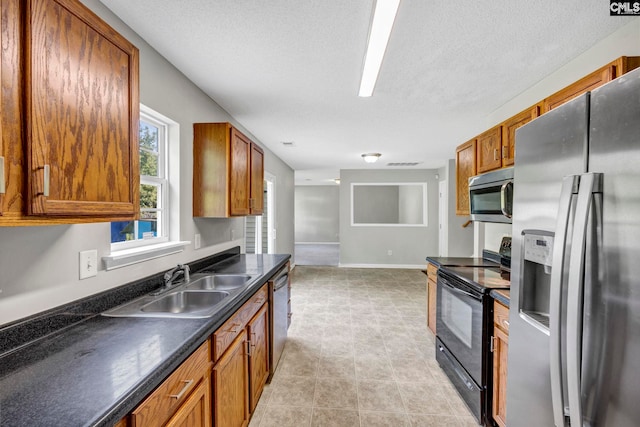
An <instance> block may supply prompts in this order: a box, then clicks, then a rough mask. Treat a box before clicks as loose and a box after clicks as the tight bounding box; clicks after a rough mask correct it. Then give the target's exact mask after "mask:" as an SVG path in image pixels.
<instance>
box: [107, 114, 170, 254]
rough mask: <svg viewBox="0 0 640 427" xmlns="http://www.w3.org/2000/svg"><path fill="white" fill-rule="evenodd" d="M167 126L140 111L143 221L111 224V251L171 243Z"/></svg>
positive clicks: (141, 216)
mask: <svg viewBox="0 0 640 427" xmlns="http://www.w3.org/2000/svg"><path fill="white" fill-rule="evenodd" d="M167 139H168V123H165V122H163V121H162V120H161V119H159V115H158V116H155V117H154V115H153V114H152V113H150V112H149V109H146V108H141V112H140V136H139V143H140V220H137V221H118V222H112V223H111V249H112V250H121V249H129V248H134V247H138V246H146V245H149V244H157V243H163V242H166V241H168V240H169V182H168V179H167V176H168V170H167V152H168V140H167Z"/></svg>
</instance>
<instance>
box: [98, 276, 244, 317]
mask: <svg viewBox="0 0 640 427" xmlns="http://www.w3.org/2000/svg"><path fill="white" fill-rule="evenodd" d="M255 277H256V276H254V275H250V274H204V273H196V274H192V275H191V277H190V280H189V281H187V282H184V283H181V284H179V285H177V286H175V287H173V288H171V289H169V290H166V291H163V290H160V292H161V293H160V294H158V293H154V294H149V295H145V296H143V297H140V298H138V299H135V300H133V301H130V302H128V303H125V304H123V305H120V306H118V307H115V308H112V309H111V310H107V311H105V312H104V313H102V315H103V316H108V317H167V318H190V319H197V318H206V317H211V316H213V315H214V314H216V313H217V312H218V311H219V310H221V309H222V308H224V307H225V306H226V305H227V304H229V303H230V302H231V301H233V299H234V297H235V296H236V295H238V294H240V293H241V292H242V291H243V290H244V289H245V287H246V286H248V285H249V284H250V283H251V282H252V281H253V279H254V278H255Z"/></svg>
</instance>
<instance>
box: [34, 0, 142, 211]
mask: <svg viewBox="0 0 640 427" xmlns="http://www.w3.org/2000/svg"><path fill="white" fill-rule="evenodd" d="M26 4H27V19H26V22H27V26H26V34H27V37H26V46H25V47H26V50H25V52H26V55H27V56H26V61H25V64H26V73H25V79H26V88H25V89H26V117H25V119H26V147H27V161H28V169H27V183H28V185H27V191H28V198H29V203H28V209H29V214H31V215H68V216H85V215H90V216H103V215H106V216H109V215H111V216H113V215H120V216H130V217H132V218H133V217H134V216H135V215H137V213H138V211H139V191H140V189H139V181H140V178H139V165H138V162H139V160H138V156H139V154H138V120H139V93H138V50H137V49H136V48H135V46H133V45H132V44H131V43H129V42H128V41H127V40H126V39H125V38H124V37H122V36H121V35H119V34H118V33H117V32H116V31H115V30H113V29H112V28H111V27H110V26H109V25H107V24H106V23H105V22H104V21H102V20H101V19H100V18H98V17H97V16H96V15H95V14H94V13H93V12H91V11H90V10H89V9H87V8H86V7H85V6H83V5H82V3H80V2H79V1H76V0H48V1H38V0H29V1H27V2H26Z"/></svg>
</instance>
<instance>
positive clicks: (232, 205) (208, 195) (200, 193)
mask: <svg viewBox="0 0 640 427" xmlns="http://www.w3.org/2000/svg"><path fill="white" fill-rule="evenodd" d="M263 180H264V154H263V151H262V149H261V148H260V147H258V146H257V145H256V144H254V143H253V142H251V140H249V138H247V137H246V136H245V135H244V134H242V132H240V131H239V130H237V129H236V128H234V127H233V126H232V125H231V124H230V123H195V124H194V125H193V216H195V217H230V216H242V215H252V214H255V215H259V214H261V213H262V185H263ZM258 182H259V189H258V184H257V183H258ZM256 194H259V197H257V196H256ZM257 199H259V201H257ZM252 206H253V207H252Z"/></svg>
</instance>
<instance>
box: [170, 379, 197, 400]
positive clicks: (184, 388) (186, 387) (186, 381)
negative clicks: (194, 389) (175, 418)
mask: <svg viewBox="0 0 640 427" xmlns="http://www.w3.org/2000/svg"><path fill="white" fill-rule="evenodd" d="M182 382H183V383H185V384H184V387H182V390H180V393H178V394H170V395H169V397H172V398H175V399H176V400H180V399H181V398H182V396H184V394H185V393H186V392H187V390H189V387H191V385H192V384H193V380H182Z"/></svg>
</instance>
